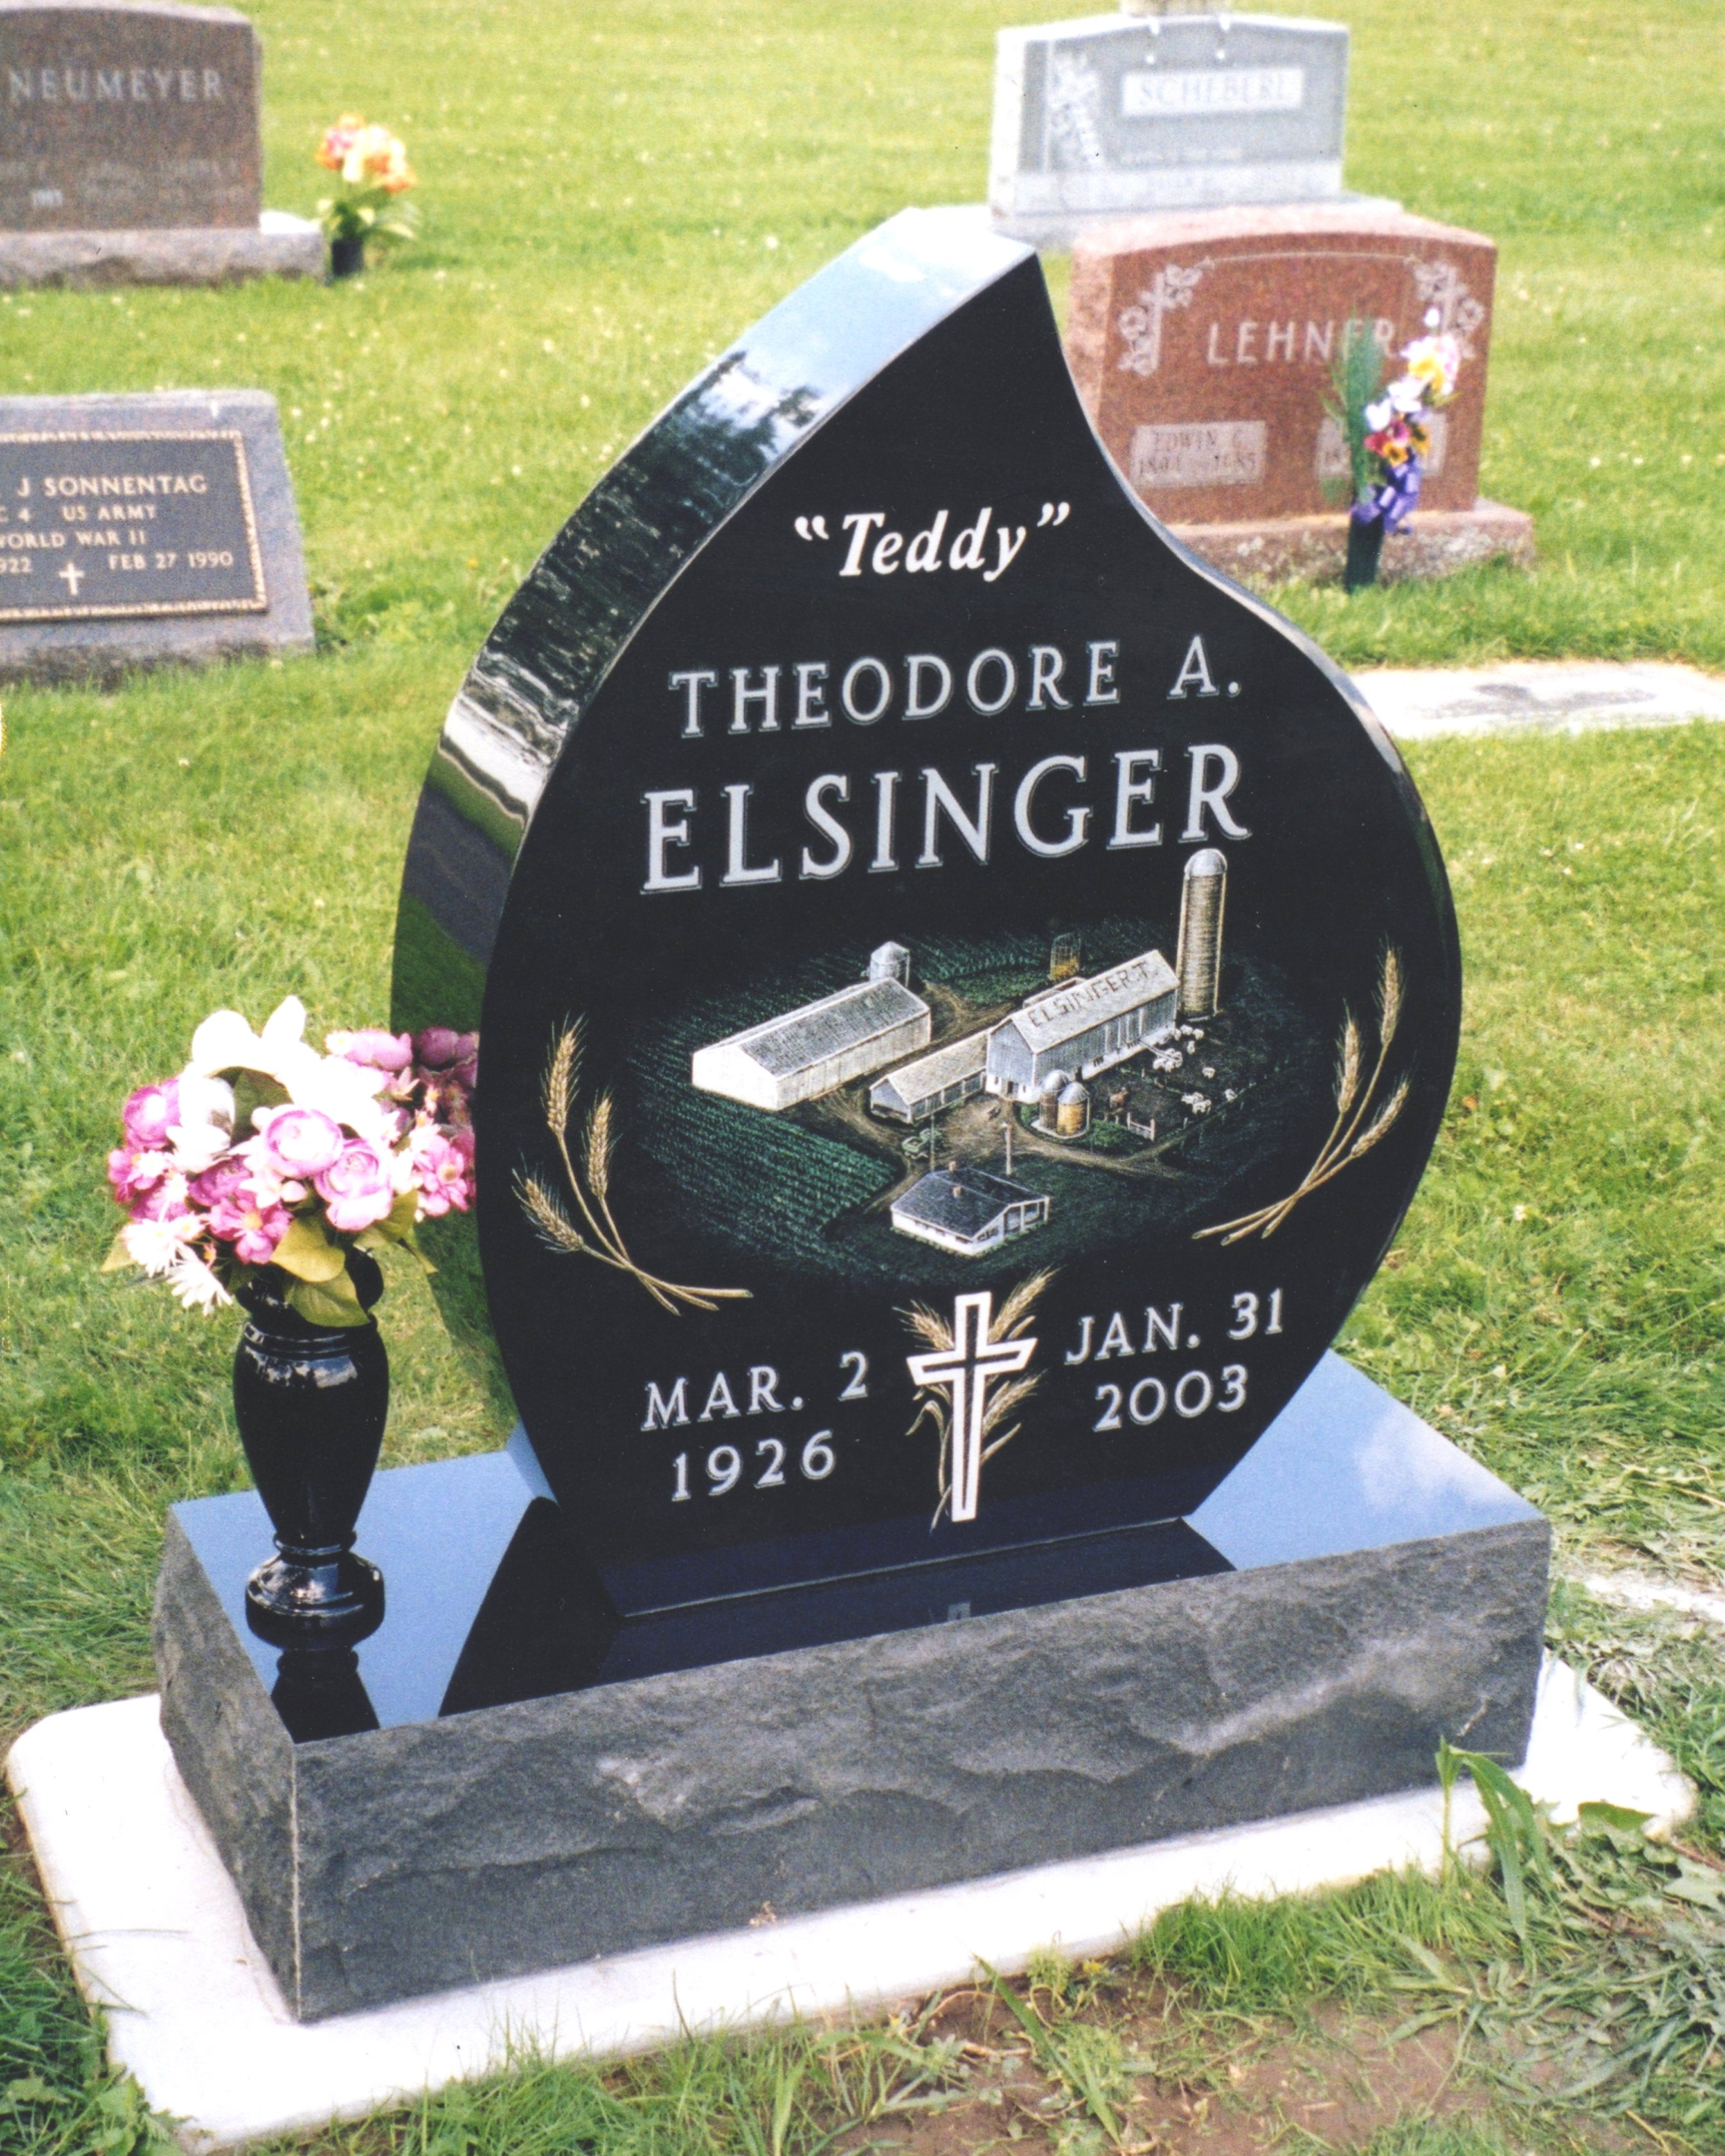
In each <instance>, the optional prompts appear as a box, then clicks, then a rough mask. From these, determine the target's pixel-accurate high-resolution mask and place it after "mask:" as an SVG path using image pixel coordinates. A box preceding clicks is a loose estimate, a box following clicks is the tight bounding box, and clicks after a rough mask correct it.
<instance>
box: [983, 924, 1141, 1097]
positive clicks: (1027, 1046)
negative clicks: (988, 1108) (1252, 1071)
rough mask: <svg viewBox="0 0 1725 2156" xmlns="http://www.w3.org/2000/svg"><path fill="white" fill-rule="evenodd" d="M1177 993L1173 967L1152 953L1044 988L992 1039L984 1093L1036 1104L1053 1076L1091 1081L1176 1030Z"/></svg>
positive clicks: (994, 1033) (998, 1028)
mask: <svg viewBox="0 0 1725 2156" xmlns="http://www.w3.org/2000/svg"><path fill="white" fill-rule="evenodd" d="M1177 992H1178V983H1177V982H1176V980H1175V978H1174V969H1173V967H1172V966H1171V965H1170V964H1169V963H1168V961H1167V959H1166V958H1164V957H1163V955H1162V953H1161V952H1160V951H1154V950H1152V951H1143V952H1141V953H1140V954H1139V955H1138V956H1137V957H1136V958H1128V959H1127V960H1126V961H1125V963H1124V964H1123V965H1117V966H1110V967H1109V968H1108V970H1107V972H1105V973H1092V974H1091V975H1090V976H1089V977H1088V979H1085V980H1075V981H1065V982H1062V983H1061V985H1060V986H1059V987H1057V988H1049V989H1045V990H1043V991H1042V992H1041V993H1040V994H1039V995H1037V996H1036V997H1035V998H1034V999H1033V1000H1032V1001H1031V1002H1029V1003H1026V1004H1025V1006H1024V1008H1023V1009H1022V1010H1019V1011H1014V1012H1013V1013H1012V1015H1011V1017H1010V1018H1007V1019H1004V1020H1003V1021H1002V1022H1001V1023H1000V1024H999V1025H998V1026H996V1027H995V1029H994V1032H993V1033H992V1035H991V1036H990V1038H989V1042H988V1069H987V1076H986V1084H987V1088H988V1091H989V1092H990V1093H1000V1094H1004V1095H1006V1096H1007V1097H1008V1098H1009V1099H1011V1100H1022V1101H1033V1100H1038V1099H1040V1098H1041V1096H1042V1093H1043V1092H1044V1090H1045V1089H1046V1087H1047V1085H1048V1082H1049V1080H1050V1079H1052V1078H1055V1077H1058V1078H1060V1079H1061V1081H1062V1083H1064V1082H1065V1081H1067V1080H1069V1079H1074V1078H1076V1079H1080V1080H1082V1079H1087V1078H1094V1077H1095V1075H1096V1073H1097V1072H1098V1071H1105V1070H1106V1069H1107V1068H1108V1067H1109V1065H1110V1064H1113V1063H1121V1062H1124V1061H1125V1059H1126V1058H1127V1057H1128V1056H1129V1055H1136V1054H1137V1052H1138V1050H1139V1049H1140V1048H1142V1047H1143V1046H1144V1045H1145V1044H1146V1042H1148V1041H1153V1040H1159V1039H1160V1038H1161V1036H1162V1035H1163V1034H1164V1033H1171V1032H1172V1031H1173V1029H1174V1016H1175V1012H1174V1005H1175V999H1176V995H1177Z"/></svg>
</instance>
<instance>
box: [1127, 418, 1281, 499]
mask: <svg viewBox="0 0 1725 2156" xmlns="http://www.w3.org/2000/svg"><path fill="white" fill-rule="evenodd" d="M1269 447H1270V429H1269V426H1268V425H1267V423H1266V422H1265V421H1264V420H1262V419H1218V420H1211V421H1207V422H1206V421H1200V422H1197V423H1195V424H1192V425H1187V426H1141V427H1134V428H1133V429H1132V449H1131V455H1130V459H1129V466H1128V475H1129V477H1130V478H1131V481H1132V484H1133V485H1134V486H1137V487H1193V486H1261V485H1262V484H1263V481H1264V468H1265V463H1266V460H1267V458H1268V455H1269Z"/></svg>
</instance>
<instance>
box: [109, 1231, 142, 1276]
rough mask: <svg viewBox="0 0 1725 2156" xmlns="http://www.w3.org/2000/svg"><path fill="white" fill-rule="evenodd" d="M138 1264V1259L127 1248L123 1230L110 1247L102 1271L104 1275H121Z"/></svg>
mask: <svg viewBox="0 0 1725 2156" xmlns="http://www.w3.org/2000/svg"><path fill="white" fill-rule="evenodd" d="M137 1263H138V1261H137V1259H136V1258H134V1257H133V1255H132V1253H131V1252H130V1251H129V1250H128V1249H127V1248H126V1231H125V1229H124V1228H122V1229H121V1231H120V1233H119V1234H118V1235H117V1236H116V1237H115V1238H114V1240H113V1242H112V1243H110V1244H109V1246H108V1255H107V1257H106V1258H104V1259H103V1261H102V1270H103V1272H104V1273H120V1272H123V1271H124V1270H125V1268H126V1267H127V1266H129V1265H136V1264H137Z"/></svg>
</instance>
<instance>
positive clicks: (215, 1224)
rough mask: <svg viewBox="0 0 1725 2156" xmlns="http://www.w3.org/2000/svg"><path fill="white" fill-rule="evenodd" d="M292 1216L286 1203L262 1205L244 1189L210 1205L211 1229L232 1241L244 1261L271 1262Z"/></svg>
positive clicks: (242, 1261)
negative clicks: (282, 1204) (283, 1204)
mask: <svg viewBox="0 0 1725 2156" xmlns="http://www.w3.org/2000/svg"><path fill="white" fill-rule="evenodd" d="M292 1218H293V1216H292V1214H291V1213H289V1212H288V1208H287V1207H286V1206H280V1205H272V1206H267V1205H263V1204H261V1203H260V1202H259V1201H258V1200H257V1199H256V1198H255V1197H250V1196H249V1195H248V1194H247V1193H246V1192H245V1191H244V1190H240V1191H236V1192H234V1193H233V1194H232V1195H230V1196H227V1197H223V1198H220V1199H218V1200H217V1202H216V1203H215V1204H214V1205H213V1206H212V1207H211V1208H210V1226H211V1229H212V1231H213V1232H214V1233H215V1234H216V1235H218V1236H220V1237H221V1239H222V1241H223V1242H224V1243H232V1244H233V1246H234V1255H235V1257H236V1258H238V1259H239V1261H240V1263H241V1264H242V1265H268V1264H269V1263H270V1261H271V1259H272V1258H274V1257H275V1255H276V1246H277V1244H278V1243H280V1242H281V1240H282V1238H283V1237H284V1236H285V1235H286V1234H287V1233H288V1224H289V1223H290V1222H291V1221H292Z"/></svg>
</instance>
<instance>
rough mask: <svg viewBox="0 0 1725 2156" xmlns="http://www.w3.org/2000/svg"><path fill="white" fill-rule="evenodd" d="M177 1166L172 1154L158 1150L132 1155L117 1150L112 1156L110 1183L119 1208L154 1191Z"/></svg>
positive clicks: (109, 1162)
mask: <svg viewBox="0 0 1725 2156" xmlns="http://www.w3.org/2000/svg"><path fill="white" fill-rule="evenodd" d="M173 1166H174V1156H173V1154H172V1153H169V1152H165V1151H162V1150H160V1149H157V1148H154V1147H153V1148H150V1149H148V1150H145V1151H140V1152H136V1153H134V1152H129V1151H128V1150H127V1149H126V1148H125V1147H123V1146H116V1147H115V1149H114V1151H113V1152H112V1153H110V1154H109V1156H108V1180H109V1182H110V1183H111V1184H112V1185H113V1186H114V1198H115V1202H116V1204H119V1205H123V1206H129V1205H132V1204H134V1203H135V1202H136V1201H137V1200H138V1199H139V1198H142V1197H143V1196H144V1194H145V1193H146V1192H147V1191H153V1190H155V1189H156V1187H157V1186H158V1185H159V1184H160V1183H161V1181H162V1179H163V1177H164V1176H166V1175H167V1174H168V1173H169V1172H170V1171H171V1170H172V1168H173Z"/></svg>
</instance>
